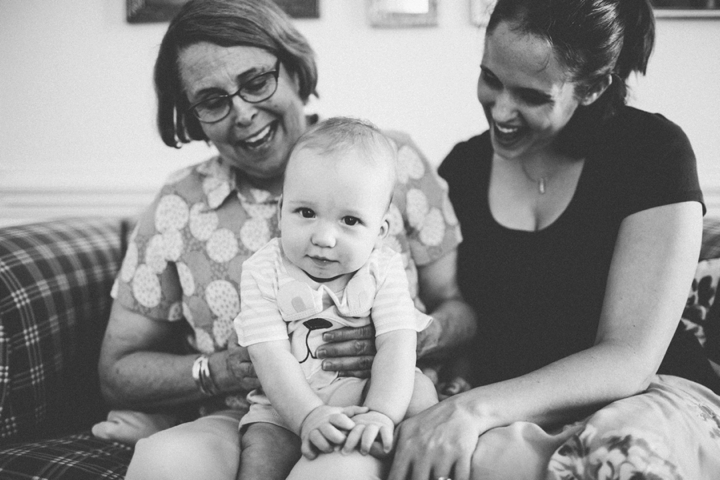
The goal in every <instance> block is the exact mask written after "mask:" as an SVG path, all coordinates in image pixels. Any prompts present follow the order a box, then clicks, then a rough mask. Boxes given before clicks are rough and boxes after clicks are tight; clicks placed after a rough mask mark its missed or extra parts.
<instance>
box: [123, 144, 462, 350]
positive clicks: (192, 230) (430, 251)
mask: <svg viewBox="0 0 720 480" xmlns="http://www.w3.org/2000/svg"><path fill="white" fill-rule="evenodd" d="M388 135H389V136H391V137H392V138H393V139H394V140H395V142H396V143H397V146H398V155H399V158H398V184H397V187H396V190H395V195H394V199H393V205H392V206H391V214H392V217H393V219H394V221H392V222H391V226H392V227H391V231H390V234H389V235H388V237H387V239H386V240H385V242H386V244H387V245H389V246H390V247H392V248H393V249H395V250H396V251H398V252H400V253H401V254H402V258H403V265H404V267H405V270H406V273H407V276H408V281H409V285H410V290H411V295H412V297H413V299H414V301H415V303H416V306H417V307H418V308H419V309H420V310H423V311H424V306H423V305H422V302H421V301H420V299H419V298H418V274H417V269H416V267H417V266H422V265H426V264H429V263H431V262H433V261H434V260H436V259H438V258H440V257H442V256H443V255H445V254H446V253H448V252H450V251H452V250H453V249H455V248H456V247H457V245H458V244H459V243H460V241H461V234H460V229H459V225H458V222H457V218H456V217H455V213H454V211H453V209H452V206H451V205H450V201H449V199H448V195H447V185H446V184H445V182H444V180H442V179H441V178H440V177H438V176H437V174H436V172H435V169H434V168H433V167H432V166H430V165H429V164H428V162H427V160H426V159H425V158H424V157H423V156H422V155H421V154H420V153H419V151H418V150H417V149H416V147H415V146H414V145H413V144H412V143H411V141H410V139H409V138H408V137H407V136H404V135H402V134H397V133H395V134H393V133H389V134H388ZM241 175H242V172H240V171H238V170H237V169H235V168H233V167H232V166H230V165H229V164H228V163H227V162H225V161H223V159H222V158H220V157H214V158H211V159H209V160H207V161H205V162H203V163H200V164H197V165H194V166H190V167H187V168H184V169H182V170H180V171H178V172H176V173H174V174H172V175H171V176H170V177H169V179H168V180H167V183H166V184H165V186H163V188H162V190H161V191H160V193H159V194H158V196H157V197H156V198H155V200H154V202H153V203H152V204H151V205H150V207H149V208H148V209H147V210H146V211H145V212H144V213H143V214H142V215H141V217H140V218H139V220H138V223H137V225H136V227H135V229H134V231H133V233H132V235H131V238H130V241H129V244H128V249H127V253H126V255H125V258H124V260H123V263H122V267H121V269H120V272H119V274H118V277H117V279H116V281H115V285H114V286H113V291H112V296H113V298H115V299H116V300H117V301H118V302H120V303H121V304H122V305H123V306H124V307H125V308H127V309H129V310H131V311H133V312H136V313H138V314H141V315H144V316H146V317H148V318H152V319H155V320H159V321H171V322H175V321H184V322H187V323H188V324H189V326H190V327H191V329H192V331H193V332H194V335H190V338H189V339H188V341H189V344H190V347H191V348H192V349H194V350H196V351H198V352H202V353H212V352H214V351H219V350H223V349H225V348H226V346H227V341H228V338H229V336H230V333H231V331H232V329H233V319H234V318H235V317H236V316H237V314H238V313H239V311H240V296H239V291H240V288H239V285H240V274H241V270H242V264H243V262H244V261H245V260H246V259H247V258H248V257H250V256H251V255H252V254H253V253H254V252H256V251H257V250H259V249H260V248H261V247H262V246H263V245H265V244H266V243H267V242H268V241H269V240H270V239H272V238H273V237H276V236H278V234H279V231H278V223H277V208H278V200H279V197H278V196H275V195H273V194H271V193H270V192H268V191H265V190H259V189H254V188H240V185H241V184H243V185H244V184H245V183H247V182H239V181H238V178H239V176H241Z"/></svg>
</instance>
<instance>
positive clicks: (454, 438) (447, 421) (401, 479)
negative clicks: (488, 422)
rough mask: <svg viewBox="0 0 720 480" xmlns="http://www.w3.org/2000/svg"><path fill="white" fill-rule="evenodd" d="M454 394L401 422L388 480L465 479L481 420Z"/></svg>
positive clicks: (480, 428) (479, 432) (468, 471)
mask: <svg viewBox="0 0 720 480" xmlns="http://www.w3.org/2000/svg"><path fill="white" fill-rule="evenodd" d="M463 400H464V399H463V395H457V396H454V397H451V398H449V399H447V400H444V401H442V402H440V403H438V404H437V405H435V406H433V407H430V408H429V409H427V410H425V411H424V412H422V413H420V414H418V415H416V416H414V417H412V418H409V419H407V420H404V421H403V422H402V423H401V424H400V425H399V427H398V429H397V433H396V444H395V445H396V447H395V458H394V460H393V464H392V468H391V470H390V475H389V477H388V480H410V479H412V480H428V479H435V478H441V477H446V478H452V479H453V480H468V479H469V478H470V466H471V461H472V455H473V453H474V452H475V448H476V447H477V444H478V438H479V437H480V435H481V434H483V433H484V429H483V428H482V427H481V421H480V420H479V419H478V417H477V415H476V414H475V413H474V412H473V411H472V410H471V408H470V406H469V405H465V402H464V401H463Z"/></svg>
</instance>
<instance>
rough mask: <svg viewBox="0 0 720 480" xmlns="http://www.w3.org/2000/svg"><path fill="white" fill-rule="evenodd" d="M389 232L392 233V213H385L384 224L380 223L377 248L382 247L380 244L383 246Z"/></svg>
mask: <svg viewBox="0 0 720 480" xmlns="http://www.w3.org/2000/svg"><path fill="white" fill-rule="evenodd" d="M388 233H390V215H388V214H385V217H383V221H382V224H380V233H378V238H377V241H376V242H375V248H380V246H382V244H383V240H385V238H386V237H387V236H388Z"/></svg>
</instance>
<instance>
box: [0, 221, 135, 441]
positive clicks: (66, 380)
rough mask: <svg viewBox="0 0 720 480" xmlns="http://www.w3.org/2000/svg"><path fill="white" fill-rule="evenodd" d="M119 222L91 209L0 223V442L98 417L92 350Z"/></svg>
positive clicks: (104, 312) (113, 266) (102, 318)
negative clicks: (84, 214) (80, 215)
mask: <svg viewBox="0 0 720 480" xmlns="http://www.w3.org/2000/svg"><path fill="white" fill-rule="evenodd" d="M123 231H124V229H123V222H121V221H120V220H118V219H99V218H86V219H67V220H55V221H48V222H42V223H37V224H32V225H22V226H15V227H5V228H2V229H0V444H4V443H8V442H11V441H20V440H28V439H33V438H37V437H47V436H48V435H53V434H62V433H68V432H73V431H79V430H80V429H82V428H86V427H87V426H89V425H90V424H92V423H93V422H94V421H96V420H98V419H100V418H102V417H103V416H104V414H105V408H104V405H103V402H102V397H101V395H100V391H99V387H98V378H97V359H98V355H99V349H100V343H101V340H102V335H103V332H104V330H105V326H106V324H107V320H108V317H109V310H110V304H111V298H110V296H109V292H110V289H111V287H112V283H113V280H114V277H115V274H116V272H117V270H118V268H119V263H120V256H121V248H122V247H121V238H122V234H123Z"/></svg>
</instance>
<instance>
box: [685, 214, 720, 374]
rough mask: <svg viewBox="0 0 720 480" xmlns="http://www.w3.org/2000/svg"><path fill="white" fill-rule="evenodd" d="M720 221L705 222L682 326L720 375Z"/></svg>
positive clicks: (708, 219)
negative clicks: (701, 243) (719, 292)
mask: <svg viewBox="0 0 720 480" xmlns="http://www.w3.org/2000/svg"><path fill="white" fill-rule="evenodd" d="M719 283H720V219H717V218H706V219H705V222H704V231H703V245H702V249H701V251H700V261H699V263H698V267H697V270H696V271H695V278H694V279H693V282H692V287H691V289H690V294H689V295H688V299H687V303H686V305H685V310H684V311H683V315H682V322H683V323H684V324H685V326H686V328H687V329H688V330H690V331H692V332H693V333H694V334H695V336H696V337H697V338H698V340H699V341H700V344H701V345H703V348H704V349H705V353H706V355H707V357H708V359H709V360H710V362H711V363H712V364H713V368H715V371H717V372H718V375H720V305H719V303H720V302H717V301H716V300H717V297H718V284H719Z"/></svg>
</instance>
